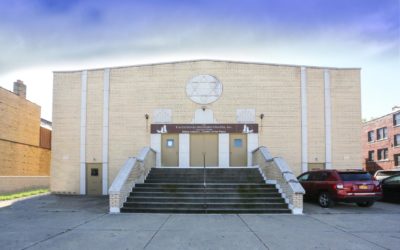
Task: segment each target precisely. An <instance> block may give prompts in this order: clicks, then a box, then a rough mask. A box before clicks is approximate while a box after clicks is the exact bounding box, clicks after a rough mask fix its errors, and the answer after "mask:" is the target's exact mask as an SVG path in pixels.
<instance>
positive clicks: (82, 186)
mask: <svg viewBox="0 0 400 250" xmlns="http://www.w3.org/2000/svg"><path fill="white" fill-rule="evenodd" d="M86 101H87V70H84V71H82V76H81V126H80V127H81V134H80V182H79V183H80V187H79V193H80V194H86V104H87V103H86Z"/></svg>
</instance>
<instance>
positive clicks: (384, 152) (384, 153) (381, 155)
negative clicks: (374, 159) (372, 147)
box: [378, 148, 388, 161]
mask: <svg viewBox="0 0 400 250" xmlns="http://www.w3.org/2000/svg"><path fill="white" fill-rule="evenodd" d="M387 159H388V149H387V148H382V149H378V160H379V161H383V160H387Z"/></svg>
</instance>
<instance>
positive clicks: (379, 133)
mask: <svg viewBox="0 0 400 250" xmlns="http://www.w3.org/2000/svg"><path fill="white" fill-rule="evenodd" d="M376 139H377V140H382V139H387V127H384V128H378V129H377V130H376Z"/></svg>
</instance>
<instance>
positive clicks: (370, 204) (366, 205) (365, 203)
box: [357, 201, 374, 207]
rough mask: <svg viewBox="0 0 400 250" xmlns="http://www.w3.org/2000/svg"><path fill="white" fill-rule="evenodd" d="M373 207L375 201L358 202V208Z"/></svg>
mask: <svg viewBox="0 0 400 250" xmlns="http://www.w3.org/2000/svg"><path fill="white" fill-rule="evenodd" d="M372 205H374V202H373V201H365V202H357V206H359V207H370V206H372Z"/></svg>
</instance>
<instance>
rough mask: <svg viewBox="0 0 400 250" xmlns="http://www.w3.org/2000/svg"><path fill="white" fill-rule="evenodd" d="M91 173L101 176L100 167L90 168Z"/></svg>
mask: <svg viewBox="0 0 400 250" xmlns="http://www.w3.org/2000/svg"><path fill="white" fill-rule="evenodd" d="M90 175H91V176H99V169H98V168H92V169H90Z"/></svg>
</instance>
